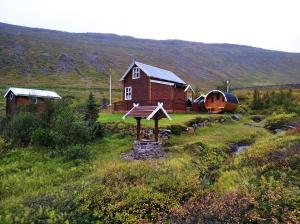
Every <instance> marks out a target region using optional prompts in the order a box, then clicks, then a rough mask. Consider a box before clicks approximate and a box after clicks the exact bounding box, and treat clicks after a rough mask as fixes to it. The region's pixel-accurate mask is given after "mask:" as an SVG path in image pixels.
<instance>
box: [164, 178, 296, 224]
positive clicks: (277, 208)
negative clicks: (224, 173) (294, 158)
mask: <svg viewBox="0 0 300 224" xmlns="http://www.w3.org/2000/svg"><path fill="white" fill-rule="evenodd" d="M299 193H300V191H299V188H295V187H289V186H285V181H284V180H282V179H281V180H278V181H275V180H274V179H273V178H269V179H265V178H262V179H261V180H259V181H258V185H249V186H244V187H241V188H239V189H238V190H235V191H230V192H227V193H225V194H224V195H217V194H216V193H213V192H207V193H203V194H201V195H199V196H198V197H197V198H195V199H193V200H191V201H189V202H188V203H187V204H186V205H185V206H184V207H183V208H181V209H174V210H172V212H171V215H169V216H168V218H169V219H171V220H172V223H298V221H299V219H300V215H299V213H298V212H297V211H298V205H299V202H300V201H299V197H298V195H299Z"/></svg>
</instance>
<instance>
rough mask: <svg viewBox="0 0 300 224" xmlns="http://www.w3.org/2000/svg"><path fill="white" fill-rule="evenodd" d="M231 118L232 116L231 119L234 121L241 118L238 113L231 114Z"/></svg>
mask: <svg viewBox="0 0 300 224" xmlns="http://www.w3.org/2000/svg"><path fill="white" fill-rule="evenodd" d="M231 118H232V120H235V121H239V120H240V119H241V117H240V115H238V114H233V115H232V116H231Z"/></svg>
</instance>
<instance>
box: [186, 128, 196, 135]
mask: <svg viewBox="0 0 300 224" xmlns="http://www.w3.org/2000/svg"><path fill="white" fill-rule="evenodd" d="M186 131H187V133H189V134H191V133H194V132H195V129H194V128H193V127H187V128H186Z"/></svg>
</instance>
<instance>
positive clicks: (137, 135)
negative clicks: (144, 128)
mask: <svg viewBox="0 0 300 224" xmlns="http://www.w3.org/2000/svg"><path fill="white" fill-rule="evenodd" d="M135 119H136V124H137V125H136V139H137V140H138V141H140V140H141V134H140V133H141V118H140V117H136V118H135Z"/></svg>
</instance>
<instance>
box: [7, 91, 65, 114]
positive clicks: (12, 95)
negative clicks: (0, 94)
mask: <svg viewBox="0 0 300 224" xmlns="http://www.w3.org/2000/svg"><path fill="white" fill-rule="evenodd" d="M4 97H5V98H6V114H7V115H10V114H12V113H13V112H14V111H15V110H16V109H17V108H18V107H22V106H29V105H32V104H34V105H37V110H38V112H41V111H43V110H44V109H45V106H46V103H45V101H46V99H61V97H60V96H59V95H58V94H57V93H56V92H53V91H48V90H38V89H24V88H9V89H8V90H7V91H6V93H5V95H4Z"/></svg>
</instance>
